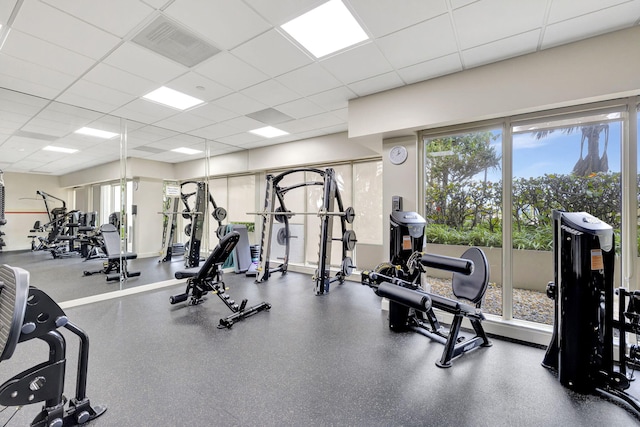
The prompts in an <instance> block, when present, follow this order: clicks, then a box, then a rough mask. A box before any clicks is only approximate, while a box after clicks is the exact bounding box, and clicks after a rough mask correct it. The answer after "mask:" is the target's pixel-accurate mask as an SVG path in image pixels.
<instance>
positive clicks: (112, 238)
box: [84, 224, 140, 282]
mask: <svg viewBox="0 0 640 427" xmlns="http://www.w3.org/2000/svg"><path fill="white" fill-rule="evenodd" d="M100 235H101V236H102V242H103V246H102V249H103V251H104V253H105V255H106V257H107V259H106V261H104V266H103V268H102V269H100V270H96V271H85V272H84V275H85V276H90V275H92V274H97V273H104V274H106V275H107V282H112V281H116V280H120V276H122V277H124V278H125V279H128V278H129V277H137V276H140V272H139V271H129V270H128V268H127V261H128V260H130V259H136V258H138V254H136V253H134V252H125V253H123V254H120V234H119V233H118V229H117V228H116V227H115V225H113V224H103V225H101V226H100ZM120 259H122V271H120V270H121V269H120ZM112 271H113V272H114V273H113V274H110V273H111V272H112Z"/></svg>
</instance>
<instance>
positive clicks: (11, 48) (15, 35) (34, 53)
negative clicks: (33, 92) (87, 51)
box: [2, 30, 95, 76]
mask: <svg viewBox="0 0 640 427" xmlns="http://www.w3.org/2000/svg"><path fill="white" fill-rule="evenodd" d="M2 53H3V54H6V55H10V56H13V57H15V58H20V59H22V60H24V61H27V62H32V63H34V64H38V65H40V66H43V67H46V68H47V69H53V70H57V71H60V72H63V73H65V74H71V75H73V76H80V75H82V74H83V73H84V72H85V71H87V70H88V69H89V68H90V67H91V66H92V65H93V64H94V63H95V61H94V60H93V59H91V58H89V57H86V56H83V55H80V54H78V53H75V52H72V51H70V50H67V49H64V48H61V47H59V46H56V45H54V44H51V43H48V42H46V41H44V40H41V39H38V38H36V37H33V36H31V35H29V34H25V33H23V32H21V31H18V30H13V31H11V32H10V36H9V37H7V41H6V42H5V44H4V46H3V47H2Z"/></svg>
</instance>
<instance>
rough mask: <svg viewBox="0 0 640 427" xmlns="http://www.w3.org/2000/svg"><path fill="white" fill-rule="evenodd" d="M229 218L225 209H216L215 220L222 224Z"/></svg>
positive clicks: (214, 212)
mask: <svg viewBox="0 0 640 427" xmlns="http://www.w3.org/2000/svg"><path fill="white" fill-rule="evenodd" d="M226 217H227V210H226V209H225V208H220V207H218V208H215V210H214V211H213V219H215V220H216V221H218V222H222V221H224V220H225V218H226Z"/></svg>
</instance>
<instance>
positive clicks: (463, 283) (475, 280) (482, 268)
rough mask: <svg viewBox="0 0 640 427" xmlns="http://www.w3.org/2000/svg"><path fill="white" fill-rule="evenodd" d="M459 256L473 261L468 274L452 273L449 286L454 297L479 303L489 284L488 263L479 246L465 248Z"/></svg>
mask: <svg viewBox="0 0 640 427" xmlns="http://www.w3.org/2000/svg"><path fill="white" fill-rule="evenodd" d="M460 258H463V259H468V260H471V261H473V272H472V273H471V274H470V275H465V274H462V273H453V278H452V281H451V287H452V288H453V294H454V295H455V296H456V298H463V299H466V300H468V301H471V302H473V303H474V304H476V305H479V304H480V302H481V301H482V298H483V297H484V293H485V292H486V291H487V286H488V285H489V263H488V262H487V257H486V256H485V254H484V252H483V251H482V250H481V249H479V248H475V247H474V248H469V249H467V250H466V251H465V252H464V253H463V254H462V256H460Z"/></svg>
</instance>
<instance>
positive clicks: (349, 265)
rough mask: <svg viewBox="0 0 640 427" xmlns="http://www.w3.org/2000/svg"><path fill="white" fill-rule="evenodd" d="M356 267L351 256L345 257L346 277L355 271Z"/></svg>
mask: <svg viewBox="0 0 640 427" xmlns="http://www.w3.org/2000/svg"><path fill="white" fill-rule="evenodd" d="M354 269H355V265H353V261H352V260H351V257H348V256H347V257H344V259H343V260H342V275H343V276H344V277H349V276H351V274H352V273H353V270H354Z"/></svg>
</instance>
